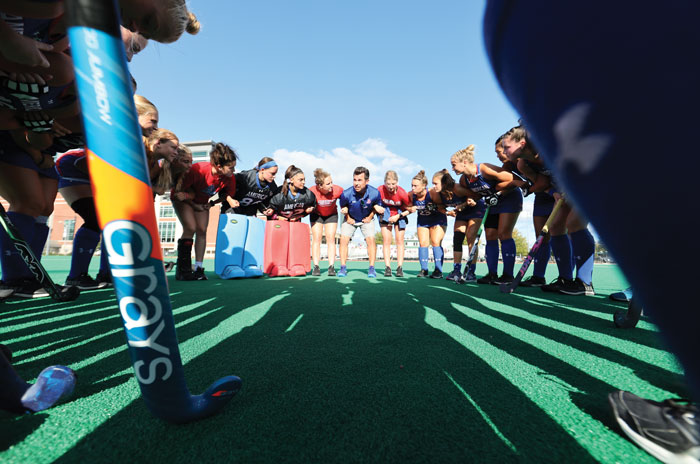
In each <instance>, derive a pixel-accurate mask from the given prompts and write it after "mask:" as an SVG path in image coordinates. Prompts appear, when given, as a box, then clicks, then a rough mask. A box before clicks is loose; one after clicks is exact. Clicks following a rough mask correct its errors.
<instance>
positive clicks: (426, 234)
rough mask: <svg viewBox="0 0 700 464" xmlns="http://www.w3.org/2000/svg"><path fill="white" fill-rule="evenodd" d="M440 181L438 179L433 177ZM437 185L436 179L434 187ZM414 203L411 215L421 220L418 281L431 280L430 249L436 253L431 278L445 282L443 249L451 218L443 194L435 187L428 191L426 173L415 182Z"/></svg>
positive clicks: (412, 188)
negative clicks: (413, 214)
mask: <svg viewBox="0 0 700 464" xmlns="http://www.w3.org/2000/svg"><path fill="white" fill-rule="evenodd" d="M433 177H436V176H433ZM435 183H436V181H435V179H433V185H435ZM409 200H410V202H411V207H410V211H411V212H415V213H416V214H417V216H418V220H417V223H418V231H417V233H418V242H419V245H420V248H419V249H418V260H419V261H420V268H421V270H420V272H419V273H418V277H427V276H428V261H429V259H430V251H429V248H428V247H429V246H432V249H433V261H434V262H435V269H434V270H433V273H432V274H431V275H430V277H432V278H434V279H441V278H442V261H443V258H444V251H443V249H442V239H443V238H444V237H445V230H446V229H447V215H446V214H445V210H444V206H443V205H442V204H441V203H440V193H439V192H438V191H437V190H436V189H435V187H432V188H430V189H428V178H427V177H426V176H425V171H420V172H419V173H418V174H416V175H415V176H414V177H413V180H411V194H410V195H409Z"/></svg>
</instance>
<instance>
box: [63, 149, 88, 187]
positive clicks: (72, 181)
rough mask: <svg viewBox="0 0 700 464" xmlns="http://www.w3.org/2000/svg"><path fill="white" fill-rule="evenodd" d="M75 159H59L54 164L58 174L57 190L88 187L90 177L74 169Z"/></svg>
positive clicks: (65, 157) (66, 157)
mask: <svg viewBox="0 0 700 464" xmlns="http://www.w3.org/2000/svg"><path fill="white" fill-rule="evenodd" d="M73 161H75V158H73V157H68V156H64V157H63V158H59V160H58V164H56V166H55V168H56V173H57V174H58V188H60V189H61V188H64V187H72V186H74V185H86V184H87V185H90V176H88V175H87V174H85V173H84V172H83V171H81V170H80V169H78V168H76V167H75V164H74V163H73Z"/></svg>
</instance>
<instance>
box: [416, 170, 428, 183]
mask: <svg viewBox="0 0 700 464" xmlns="http://www.w3.org/2000/svg"><path fill="white" fill-rule="evenodd" d="M413 180H417V181H418V182H420V183H421V184H423V185H428V178H427V177H425V171H423V170H421V171H418V174H416V175H415V176H413Z"/></svg>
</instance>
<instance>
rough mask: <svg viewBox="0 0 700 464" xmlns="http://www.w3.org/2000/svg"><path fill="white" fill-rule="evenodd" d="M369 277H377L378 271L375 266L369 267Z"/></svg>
mask: <svg viewBox="0 0 700 464" xmlns="http://www.w3.org/2000/svg"><path fill="white" fill-rule="evenodd" d="M367 277H369V278H371V279H373V278H375V277H377V271H375V270H374V266H370V267H369V269H367Z"/></svg>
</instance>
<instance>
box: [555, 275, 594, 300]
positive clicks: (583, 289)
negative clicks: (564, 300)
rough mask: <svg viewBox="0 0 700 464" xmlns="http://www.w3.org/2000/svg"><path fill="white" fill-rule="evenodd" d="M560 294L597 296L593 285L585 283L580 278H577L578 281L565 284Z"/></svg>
mask: <svg viewBox="0 0 700 464" xmlns="http://www.w3.org/2000/svg"><path fill="white" fill-rule="evenodd" d="M559 293H563V294H564V295H585V296H593V295H595V291H594V290H593V285H592V284H586V283H584V282H583V281H582V280H581V279H579V278H578V277H576V279H574V280H570V281H568V282H565V283H564V285H563V286H562V287H561V288H560V289H559Z"/></svg>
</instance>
